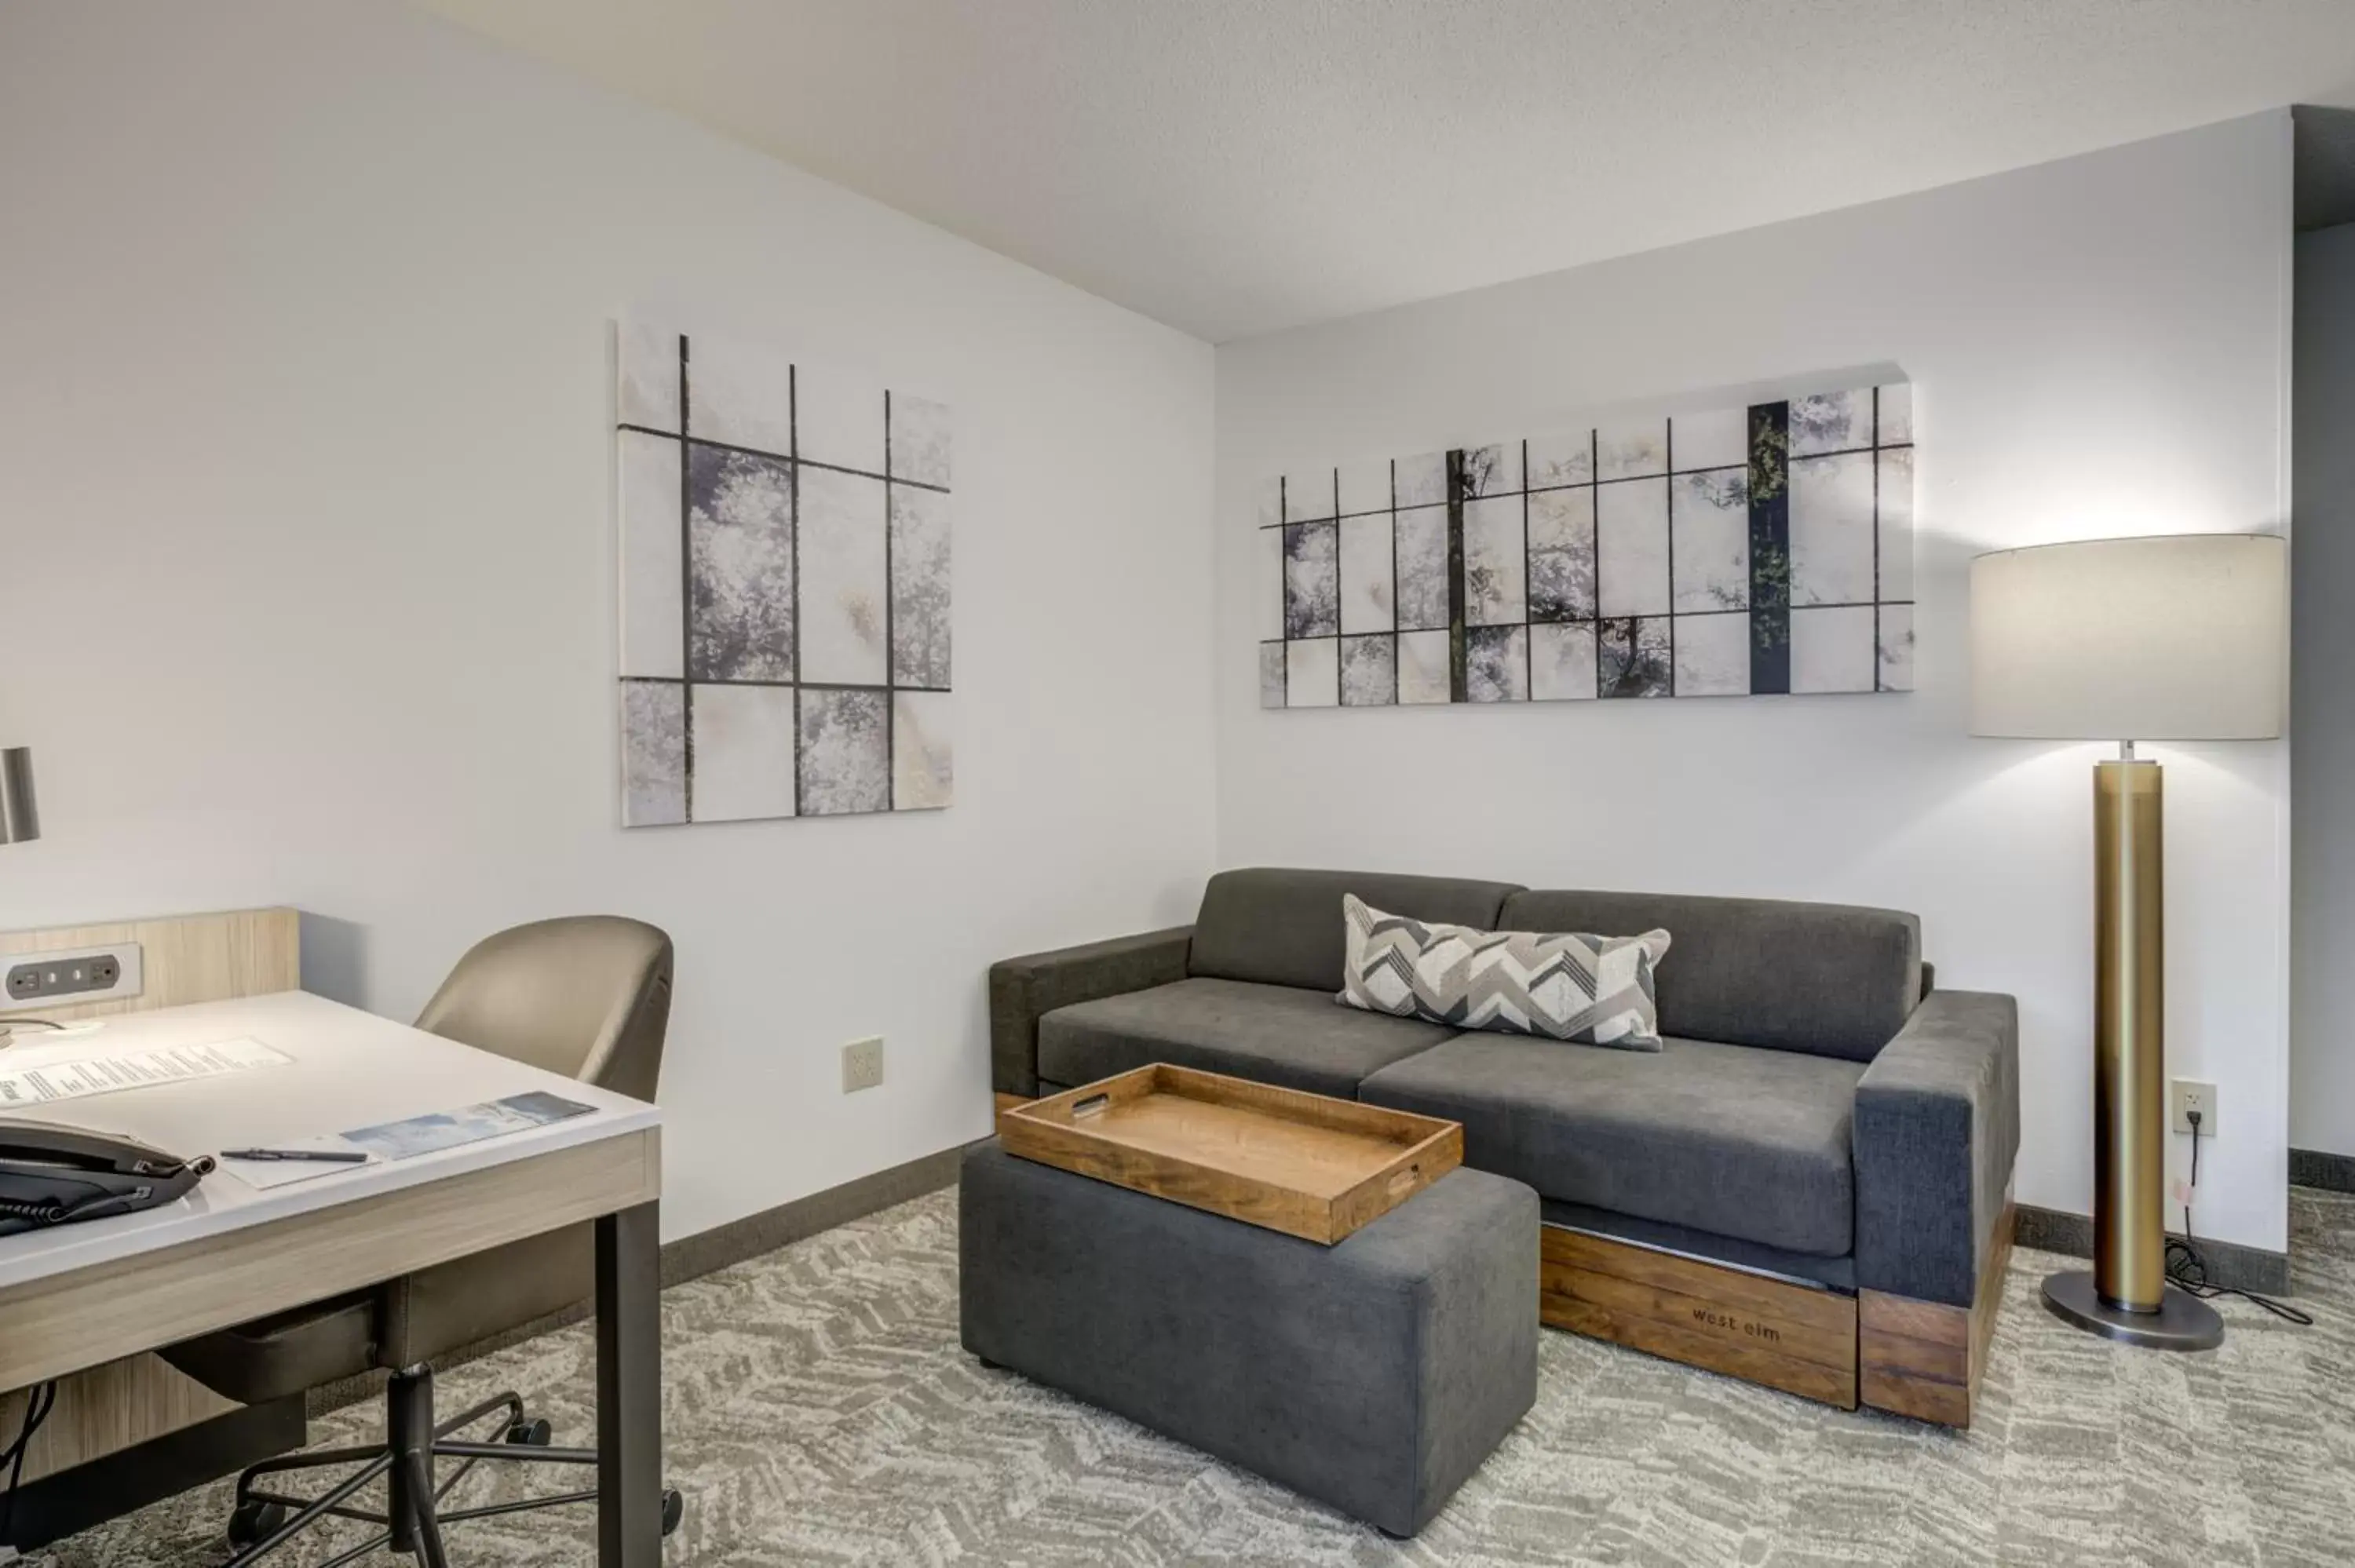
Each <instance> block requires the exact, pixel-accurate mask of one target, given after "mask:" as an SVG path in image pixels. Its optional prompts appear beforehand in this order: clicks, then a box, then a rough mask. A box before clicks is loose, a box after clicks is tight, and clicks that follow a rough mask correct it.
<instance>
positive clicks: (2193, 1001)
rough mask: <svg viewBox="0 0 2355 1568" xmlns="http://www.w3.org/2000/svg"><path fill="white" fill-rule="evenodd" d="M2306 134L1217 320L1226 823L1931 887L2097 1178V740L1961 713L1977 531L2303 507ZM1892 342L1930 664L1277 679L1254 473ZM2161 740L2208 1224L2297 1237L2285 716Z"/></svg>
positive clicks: (1267, 837)
mask: <svg viewBox="0 0 2355 1568" xmlns="http://www.w3.org/2000/svg"><path fill="white" fill-rule="evenodd" d="M2289 158H2290V150H2289V125H2288V119H2287V116H2286V114H2278V115H2266V116H2263V117H2259V118H2255V119H2251V120H2245V121H2240V122H2232V123H2228V124H2224V125H2219V126H2215V127H2211V128H2209V129H2205V130H2201V131H2199V132H2191V133H2188V134H2184V135H2180V136H2175V137H2170V138H2168V139H2165V140H2161V141H2156V142H2148V143H2140V144H2137V145H2135V146H2130V147H2125V148H2120V149H2116V150H2114V151H2110V152H2105V153H2101V154H2094V155H2092V156H2089V157H2084V158H2079V159H2073V160H2071V161H2068V162H2065V163H2060V164H2051V165H2047V166H2043V167H2040V168H2035V169H2030V170H2026V171H2023V172H2020V173H2017V174H2012V175H2003V176H1999V177H1997V178H1991V179H1987V180H1981V181H1977V182H1973V183H1970V184H1966V185H1955V186H1952V187H1948V188H1945V189H1941V190H1937V191H1932V192H1928V193H1925V194H1922V195H1918V196H1908V197H1904V198H1902V199H1898V200H1893V201H1888V202H1881V203H1877V204H1874V205H1871V206H1868V207H1857V208H1852V209H1849V210H1846V211H1842V212H1837V213H1832V214H1829V215H1827V216H1824V217H1812V218H1807V219H1804V220H1801V221H1797V222H1793V223H1786V224H1781V225H1776V226H1774V227H1772V228H1761V229H1755V230H1752V231H1749V232H1745V233H1741V234H1735V235H1732V236H1728V237H1725V238H1718V239H1712V240H1709V241H1704V242H1701V243H1699V244H1693V245H1688V246H1682V247H1678V248H1677V249H1668V250H1662V251H1657V252H1654V253H1652V254H1648V255H1643V256H1636V257H1631V258H1627V259H1625V260H1616V261H1611V262H1606V263H1603V264H1600V265H1595V266H1590V267H1583V268H1580V269H1577V270H1572V271H1567V272H1559V273H1554V274H1551V275H1549V276H1546V277H1540V278H1533V279H1529V280H1527V281H1521V282H1517V283H1511V284H1507V285H1503V286H1500V287H1497V288H1493V289H1486V290H1481V291H1476V292H1473V293H1467V294H1461V295H1457V296H1455V297H1452V298H1448V299H1443V300H1435V301H1431V302H1425V303H1422V304H1417V305H1412V306H1407V307H1404V308H1402V309H1400V310H1395V311H1391V312H1386V313H1380V314H1376V315H1370V316H1361V317H1358V318H1354V319H1351V320H1347V321H1341V322H1336V323H1328V324H1326V325H1322V326H1317V327H1312V328H1306V329H1303V330H1300V331H1296V332H1291V333H1285V334H1277V335H1273V336H1269V337H1265V338H1260V339H1254V340H1251V341H1248V342H1243V343H1238V344H1227V345H1222V346H1221V347H1220V350H1219V354H1218V455H1219V512H1220V534H1219V539H1220V551H1219V556H1220V567H1219V570H1220V632H1219V693H1218V724H1219V859H1220V863H1223V864H1228V865H1235V864H1244V863H1304V864H1324V865H1368V864H1375V865H1380V866H1384V867H1390V868H1395V869H1399V870H1413V871H1433V872H1458V873H1470V874H1480V875H1487V876H1498V877H1507V878H1512V879H1517V880H1520V881H1524V882H1528V883H1532V884H1537V885H1549V884H1550V885H1572V886H1576V885H1585V886H1602V887H1637V888H1650V889H1659V890H1667V891H1686V892H1702V893H1721V894H1748V895H1774V896H1786V897H1797V898H1826V899H1839V900H1846V901H1850V902H1857V903H1867V904H1881V905H1890V906H1897V907H1900V908H1905V909H1911V910H1914V911H1917V912H1918V913H1919V914H1920V915H1921V916H1922V919H1923V927H1924V931H1925V936H1926V939H1927V943H1928V948H1929V953H1930V955H1931V957H1932V958H1933V959H1934V960H1935V961H1936V962H1937V964H1938V967H1939V976H1940V983H1941V984H1944V985H1948V986H1953V987H1958V988H1976V989H1987V990H1998V991H2011V992H2013V993H2015V994H2016V995H2017V996H2018V997H2019V1002H2020V1012H2021V1052H2022V1057H2023V1065H2022V1074H2023V1078H2024V1084H2023V1087H2022V1102H2023V1105H2022V1109H2023V1114H2024V1118H2025V1129H2024V1133H2023V1143H2024V1147H2023V1149H2022V1151H2021V1157H2020V1161H2019V1179H2018V1182H2019V1186H2018V1190H2019V1197H2020V1198H2021V1199H2022V1200H2023V1201H2025V1202H2032V1203H2037V1204H2041V1205H2045V1206H2048V1207H2051V1208H2059V1209H2070V1210H2074V1211H2077V1212H2079V1213H2084V1212H2087V1211H2088V1210H2090V1208H2091V1204H2092V1186H2093V1180H2092V1158H2093V1154H2092V1150H2093V1132H2092V1115H2093V1108H2092V1086H2091V1078H2092V1065H2091V1058H2090V1047H2089V1044H2088V1037H2089V1034H2090V1031H2091V1017H2092V1001H2091V987H2092V981H2091V948H2092V940H2093V929H2092V927H2093V900H2092V884H2091V878H2092V871H2091V867H2092V859H2093V856H2092V850H2091V805H2092V790H2091V789H2090V787H2089V778H2088V773H2089V768H2090V766H2091V764H2092V762H2093V761H2094V758H2096V757H2097V756H2098V755H2100V752H2099V750H2098V749H2097V748H2095V747H2054V746H2051V745H2043V744H2030V743H2019V742H2006V741H1993V740H1975V739H1973V738H1971V737H1970V736H1968V735H1967V734H1966V712H1965V701H1966V694H1965V683H1966V674H1965V601H1966V580H1967V562H1968V560H1969V558H1970V556H1972V555H1973V554H1975V553H1977V552H1979V551H1982V550H1987V549H1990V548H1997V547H2001V546H2015V545H2025V544H2031V543H2038V542H2041V541H2046V540H2057V539H2066V538H2073V537H2090V536H2096V535H2107V534H2132V533H2163V532H2175V531H2187V530H2194V529H2215V530H2274V529H2281V528H2284V527H2286V524H2287V518H2286V510H2287V495H2286V482H2287V475H2286V440H2287V430H2286V396H2287V376H2288V357H2287V355H2288V344H2287V336H2286V334H2287V310H2288V294H2287V290H2288V284H2289V266H2290V206H2289V196H2290V188H2289V179H2290V163H2289ZM1758 162H1759V166H1760V168H1761V169H1762V170H1765V171H1770V172H1771V170H1772V168H1773V166H1774V160H1773V156H1772V149H1771V148H1762V149H1759V150H1758ZM1470 221H1476V219H1472V220H1470ZM1890 365H1893V366H1895V367H1896V368H1897V369H1898V370H1900V371H1902V374H1903V375H1905V376H1909V377H1911V378H1912V379H1913V382H1914V384H1915V404H1914V408H1915V418H1916V422H1917V429H1918V431H1919V435H1920V440H1921V446H1920V457H1919V462H1920V471H1919V492H1918V494H1919V518H1920V522H1921V526H1922V527H1923V530H1924V534H1923V539H1922V541H1921V549H1920V556H1919V561H1920V590H1919V591H1920V594H1921V608H1920V610H1919V612H1918V615H1917V622H1918V631H1919V638H1920V647H1919V681H1920V690H1919V691H1918V692H1917V693H1916V694H1913V695H1912V696H1910V697H1870V696H1867V697H1817V698H1781V699H1774V698H1742V699H1727V700H1718V701H1698V700H1692V701H1677V702H1662V703H1648V704H1646V703H1595V704H1580V705H1532V706H1514V707H1501V708H1481V709H1466V708H1433V709H1420V710H1413V709H1393V710H1384V711H1380V712H1366V711H1343V710H1323V711H1299V712H1273V713H1269V712H1262V711H1261V710H1260V709H1259V708H1258V706H1257V678H1256V663H1255V653H1254V646H1253V642H1252V607H1253V605H1254V603H1255V599H1254V585H1253V583H1252V569H1253V556H1252V551H1251V550H1250V548H1249V546H1250V545H1251V542H1252V540H1251V524H1252V487H1253V485H1254V484H1255V483H1256V482H1258V481H1260V480H1261V479H1263V477H1265V476H1267V475H1271V474H1273V473H1276V472H1279V471H1283V470H1284V469H1287V468H1290V467H1293V466H1295V465H1307V464H1312V463H1320V464H1321V463H1329V462H1333V461H1348V460H1350V459H1355V458H1366V457H1389V456H1395V455H1401V454H1405V453H1412V452H1417V451H1427V450H1432V449H1433V447H1434V446H1440V445H1446V444H1453V443H1457V442H1465V441H1470V440H1480V439H1495V438H1498V437H1510V436H1515V435H1519V434H1524V433H1528V432H1533V431H1541V430H1544V429H1547V428H1549V427H1550V426H1553V425H1555V424H1557V423H1558V422H1566V421H1568V420H1569V419H1570V418H1572V416H1574V415H1576V414H1579V413H1581V412H1583V411H1586V410H1590V409H1593V408H1597V407H1599V406H1604V405H1610V404H1616V403H1620V402H1623V401H1630V400H1642V399H1655V398H1657V399H1681V398H1686V397H1695V396H1698V397H1700V398H1701V399H1703V400H1704V401H1707V400H1709V399H1708V393H1709V390H1710V389H1711V388H1724V387H1746V386H1750V385H1752V384H1755V383H1760V382H1778V383H1780V384H1782V385H1785V386H1788V385H1791V384H1792V383H1793V382H1794V381H1795V379H1796V378H1799V377H1803V376H1816V375H1818V374H1820V375H1824V376H1828V379H1829V381H1830V384H1831V385H1853V384H1855V383H1854V382H1853V381H1851V380H1848V379H1846V378H1845V377H1844V376H1843V375H1842V374H1841V373H1843V372H1852V371H1854V370H1856V369H1859V368H1866V367H1873V366H1890ZM2151 750H2152V752H2153V753H2154V754H2156V755H2158V756H2159V757H2161V758H2163V760H2165V762H2166V763H2167V764H2168V775H2167V780H2168V790H2169V797H2170V799H2169V819H2170V827H2171V830H2172V831H2171V832H2170V834H2169V863H2168V873H2169V885H2168V921H2169V933H2168V934H2169V950H2170V953H2171V955H2172V959H2173V962H2172V966H2171V968H2170V970H2169V976H2168V983H2169V1032H2170V1037H2169V1050H2170V1065H2171V1067H2172V1068H2173V1070H2174V1071H2176V1072H2177V1073H2179V1074H2183V1075H2199V1076H2204V1077H2212V1078H2214V1079H2215V1080H2217V1081H2218V1083H2219V1084H2220V1086H2221V1093H2220V1098H2219V1112H2220V1116H2221V1118H2222V1126H2221V1128H2220V1134H2221V1136H2220V1137H2219V1138H2218V1139H2217V1141H2216V1142H2215V1144H2214V1145H2213V1146H2212V1147H2211V1149H2210V1150H2208V1151H2207V1153H2206V1156H2205V1157H2204V1158H2203V1160H2202V1166H2203V1170H2202V1178H2203V1181H2202V1186H2203V1191H2202V1193H2201V1196H2200V1204H2199V1207H2198V1210H2197V1211H2196V1219H2197V1223H2198V1225H2199V1228H2200V1231H2201V1233H2202V1234H2211V1235H2214V1236H2218V1237H2222V1238H2224V1239H2229V1240H2232V1241H2237V1242H2241V1243H2244V1244H2248V1245H2256V1246H2264V1247H2274V1248H2278V1247H2281V1246H2283V1245H2285V1243H2286V1237H2285V1221H2286V1216H2285V1209H2286V1197H2285V1189H2284V1182H2283V1171H2284V1162H2285V1150H2286V1132H2287V1113H2286V1093H2287V1074H2288V1063H2287V1051H2288V1046H2287V986H2288V979H2287V966H2288V959H2287V941H2288V938H2287V931H2286V918H2287V913H2288V873H2287V867H2286V841H2287V824H2288V784H2289V778H2288V746H2287V743H2286V742H2278V743H2263V744H2243V745H2232V746H2226V745H2218V746H2211V747H2191V746H2177V747H2155V748H2151ZM2183 1152H2184V1150H2182V1149H2181V1148H2179V1150H2178V1154H2179V1158H2180V1156H2181V1154H2182V1153H2183Z"/></svg>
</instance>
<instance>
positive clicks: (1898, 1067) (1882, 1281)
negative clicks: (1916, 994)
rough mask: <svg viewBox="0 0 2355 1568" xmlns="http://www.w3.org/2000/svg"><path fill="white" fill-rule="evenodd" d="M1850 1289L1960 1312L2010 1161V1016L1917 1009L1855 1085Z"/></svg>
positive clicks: (2014, 1076)
mask: <svg viewBox="0 0 2355 1568" xmlns="http://www.w3.org/2000/svg"><path fill="white" fill-rule="evenodd" d="M1853 1136H1854V1139H1855V1142H1854V1152H1855V1160H1856V1282H1857V1284H1858V1285H1859V1287H1862V1288H1865V1289H1868V1290H1881V1291H1886V1292H1888V1293H1889V1294H1891V1295H1893V1296H1910V1297H1912V1298H1915V1299H1916V1300H1922V1301H1944V1302H1946V1303H1949V1304H1950V1305H1953V1306H1957V1307H1968V1306H1969V1305H1970V1304H1971V1303H1972V1301H1973V1300H1974V1299H1976V1297H1977V1286H1978V1274H1979V1267H1980V1266H1981V1264H1983V1263H1984V1262H1985V1261H1986V1258H1987V1246H1988V1245H1989V1243H1990V1242H1991V1240H1992V1238H1993V1232H1994V1227H1995V1223H1996V1220H1997V1218H1998V1215H2000V1214H2001V1213H2002V1212H2003V1207H2004V1202H2005V1197H2006V1194H2007V1193H2008V1192H2009V1190H2010V1187H2011V1166H2012V1160H2013V1157H2014V1156H2015V1155H2017V1154H2018V1153H2019V1004H2018V1003H2017V1002H2015V1001H2012V999H2011V998H2010V997H2008V996H1999V995H1997V994H1995V993H1993V992H1988V991H1932V992H1931V993H1930V994H1929V995H1928V996H1927V997H1925V998H1923V1001H1922V1005H1921V1006H1919V1007H1917V1008H1915V1009H1914V1010H1913V1016H1912V1017H1911V1018H1909V1019H1907V1020H1906V1021H1905V1027H1904V1028H1902V1029H1901V1030H1899V1031H1898V1032H1897V1035H1896V1038H1894V1039H1892V1040H1891V1041H1890V1043H1889V1044H1886V1045H1884V1046H1882V1047H1881V1054H1879V1055H1878V1056H1876V1057H1874V1058H1873V1061H1872V1065H1871V1066H1870V1067H1868V1068H1866V1069H1865V1072H1864V1076H1863V1077H1862V1078H1861V1079H1859V1081H1858V1083H1857V1086H1856V1118H1855V1130H1854V1134H1853Z"/></svg>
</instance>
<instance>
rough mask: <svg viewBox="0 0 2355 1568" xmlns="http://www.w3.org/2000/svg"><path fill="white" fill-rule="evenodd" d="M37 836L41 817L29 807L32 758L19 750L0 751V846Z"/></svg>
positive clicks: (23, 749)
mask: <svg viewBox="0 0 2355 1568" xmlns="http://www.w3.org/2000/svg"><path fill="white" fill-rule="evenodd" d="M40 836H41V814H40V812H39V811H38V810H35V808H34V805H33V754H32V752H31V751H30V750H28V749H27V748H26V747H21V746H15V747H9V748H8V749H7V750H5V751H0V844H18V843H23V842H26V841H27V840H28V839H37V838H39V837H40Z"/></svg>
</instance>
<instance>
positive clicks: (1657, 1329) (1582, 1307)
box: [1538, 1225, 1857, 1410]
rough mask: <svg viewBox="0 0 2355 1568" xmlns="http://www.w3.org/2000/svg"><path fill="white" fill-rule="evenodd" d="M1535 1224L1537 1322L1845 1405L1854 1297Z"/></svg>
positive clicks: (1850, 1404) (1852, 1390)
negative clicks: (1537, 1251) (1536, 1230)
mask: <svg viewBox="0 0 2355 1568" xmlns="http://www.w3.org/2000/svg"><path fill="white" fill-rule="evenodd" d="M1539 1234H1540V1238H1541V1239H1540V1243H1539V1253H1538V1318H1539V1320H1540V1321H1541V1322H1543V1323H1545V1324H1547V1325H1548V1326H1550V1327H1551V1328H1556V1329H1568V1330H1572V1332H1574V1333H1580V1334H1586V1335H1589V1336H1591V1337H1593V1338H1594V1339H1598V1340H1611V1341H1613V1342H1614V1343H1615V1344H1622V1345H1628V1346H1632V1347H1634V1348H1635V1349H1636V1350H1639V1351H1650V1352H1651V1353H1652V1354H1654V1355H1656V1356H1665V1357H1667V1358H1668V1360H1670V1361H1683V1362H1686V1363H1687V1364H1689V1365H1691V1366H1697V1367H1706V1368H1707V1369H1709V1370H1710V1371H1711V1372H1724V1373H1726V1374H1727V1375H1729V1376H1732V1377H1738V1378H1742V1379H1744V1380H1746V1381H1748V1382H1751V1383H1764V1384H1765V1385H1766V1386H1767V1387H1768V1388H1779V1389H1781V1390H1783V1391H1784V1392H1785V1393H1796V1394H1799V1395H1801V1396H1803V1397H1805V1398H1807V1399H1817V1400H1821V1401H1823V1402H1824V1403H1825V1404H1832V1405H1838V1407H1839V1408H1840V1409H1842V1410H1854V1409H1855V1408H1856V1403H1857V1377H1856V1372H1857V1361H1856V1298H1854V1297H1852V1296H1843V1295H1841V1294H1839V1293H1838V1291H1834V1290H1824V1289H1817V1288H1815V1287H1810V1286H1805V1285H1793V1284H1788V1283H1785V1281H1783V1280H1779V1279H1770V1278H1768V1277H1765V1276H1764V1275H1757V1274H1745V1273H1743V1272H1742V1271H1741V1270H1740V1269H1734V1268H1726V1267H1723V1266H1720V1265H1718V1264H1713V1263H1703V1262H1701V1261H1700V1259H1698V1258H1689V1257H1679V1256H1678V1255H1675V1254H1673V1253H1664V1252H1656V1251H1654V1250H1653V1249H1651V1248H1650V1247H1643V1246H1636V1245H1631V1244H1629V1243H1626V1242H1620V1241H1613V1240H1611V1239H1610V1238H1608V1237H1605V1236H1597V1235H1589V1234H1586V1233H1584V1232H1582V1231H1572V1230H1563V1229H1561V1228H1560V1227H1558V1226H1554V1225H1548V1226H1546V1227H1545V1228H1544V1229H1543V1230H1542V1231H1541V1232H1540V1233H1539Z"/></svg>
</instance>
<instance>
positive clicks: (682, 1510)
mask: <svg viewBox="0 0 2355 1568" xmlns="http://www.w3.org/2000/svg"><path fill="white" fill-rule="evenodd" d="M662 1502H663V1510H662V1532H663V1533H664V1534H665V1535H668V1534H669V1533H670V1532H671V1531H674V1530H677V1528H678V1521H679V1520H682V1519H685V1518H686V1517H687V1499H685V1498H683V1497H681V1496H679V1495H678V1493H677V1490H676V1489H673V1488H670V1487H665V1488H664V1489H663V1499H662Z"/></svg>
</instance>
